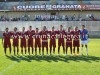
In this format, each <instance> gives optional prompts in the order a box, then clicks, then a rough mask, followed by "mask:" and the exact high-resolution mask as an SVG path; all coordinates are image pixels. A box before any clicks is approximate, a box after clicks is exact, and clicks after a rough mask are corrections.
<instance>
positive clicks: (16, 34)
mask: <svg viewBox="0 0 100 75" xmlns="http://www.w3.org/2000/svg"><path fill="white" fill-rule="evenodd" d="M17 30H18V29H17V27H15V28H14V31H13V32H12V38H13V49H14V55H15V53H16V49H15V48H17V55H18V53H19V32H18V31H17Z"/></svg>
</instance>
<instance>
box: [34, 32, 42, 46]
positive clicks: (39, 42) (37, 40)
mask: <svg viewBox="0 0 100 75" xmlns="http://www.w3.org/2000/svg"><path fill="white" fill-rule="evenodd" d="M34 38H35V48H36V47H37V46H38V47H41V39H40V38H41V37H40V33H39V32H38V33H37V32H35V35H34Z"/></svg>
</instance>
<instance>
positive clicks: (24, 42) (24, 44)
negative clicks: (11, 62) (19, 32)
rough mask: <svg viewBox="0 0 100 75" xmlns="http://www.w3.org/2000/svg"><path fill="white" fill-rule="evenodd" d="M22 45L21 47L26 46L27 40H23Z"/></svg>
mask: <svg viewBox="0 0 100 75" xmlns="http://www.w3.org/2000/svg"><path fill="white" fill-rule="evenodd" d="M20 47H21V48H23V47H24V48H26V40H21V42H20Z"/></svg>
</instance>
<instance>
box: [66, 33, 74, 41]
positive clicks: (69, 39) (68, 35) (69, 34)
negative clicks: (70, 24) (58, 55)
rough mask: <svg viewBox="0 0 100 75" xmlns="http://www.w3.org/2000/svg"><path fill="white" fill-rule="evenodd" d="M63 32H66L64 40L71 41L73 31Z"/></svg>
mask: <svg viewBox="0 0 100 75" xmlns="http://www.w3.org/2000/svg"><path fill="white" fill-rule="evenodd" d="M65 34H66V42H72V38H73V31H70V32H66V33H65Z"/></svg>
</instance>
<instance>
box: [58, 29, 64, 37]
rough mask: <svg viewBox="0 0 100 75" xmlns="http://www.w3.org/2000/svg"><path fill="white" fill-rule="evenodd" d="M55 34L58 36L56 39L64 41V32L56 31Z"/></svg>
mask: <svg viewBox="0 0 100 75" xmlns="http://www.w3.org/2000/svg"><path fill="white" fill-rule="evenodd" d="M57 34H58V36H59V37H58V39H64V36H65V30H62V31H60V30H58V31H57Z"/></svg>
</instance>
